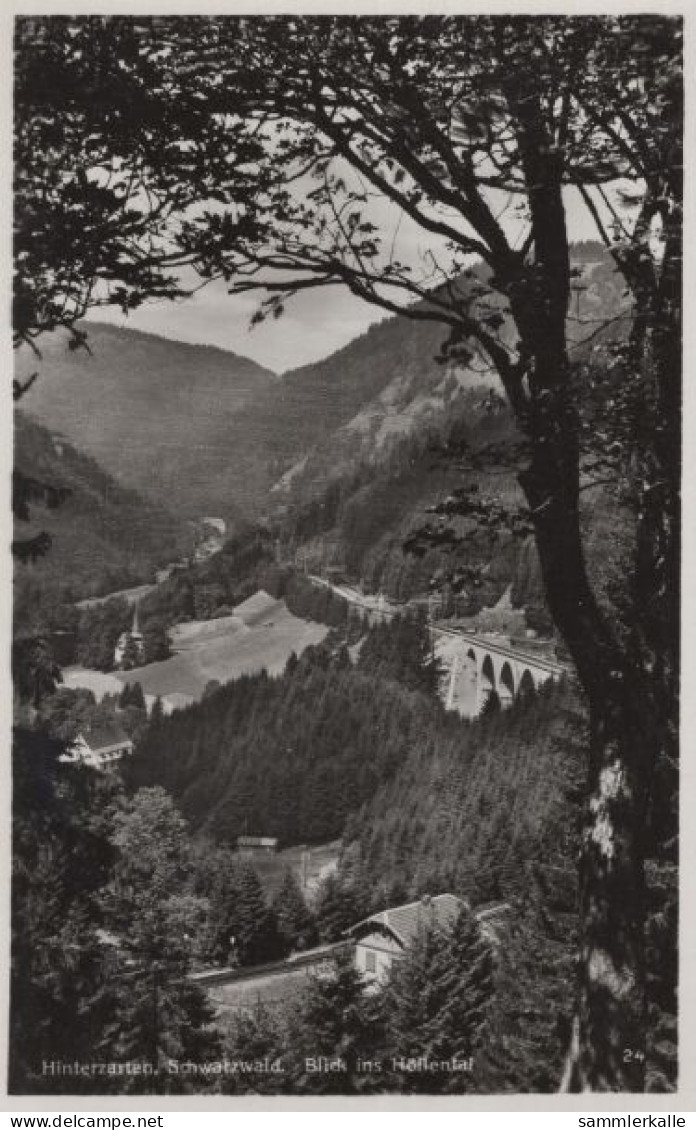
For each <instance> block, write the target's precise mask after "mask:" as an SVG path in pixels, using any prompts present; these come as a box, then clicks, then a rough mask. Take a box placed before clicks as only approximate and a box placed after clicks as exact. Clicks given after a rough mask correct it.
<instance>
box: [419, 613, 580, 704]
mask: <svg viewBox="0 0 696 1130" xmlns="http://www.w3.org/2000/svg"><path fill="white" fill-rule="evenodd" d="M432 631H433V636H434V639H435V653H436V655H437V656H438V658H439V659H440V661H441V663H442V664H443V666H444V668H445V670H446V672H447V674H446V689H444V688H443V689H444V696H443V697H444V700H445V705H446V707H447V709H448V710H458V711H459V713H460V714H462V715H464V716H465V717H470V718H471V717H475V716H476V715H477V714H480V712H481V711H482V710H483V707H484V706H485V704H486V701H487V700H488V698H489V696H490V695H491V694H493V693H495V694H496V695H497V696H498V699H499V701H500V705H501V707H502V708H503V709H505V708H506V707H508V706H511V705H512V702H513V700H514V699H515V698H517V697H518V696H519V695H524V694H527V693H528V692H529V691H532V690H538V688H539V687H541V686H543V684H544V683H546V682H548V680H549V679H559V678H561V676H562V675H564V674H566V673H567V668H566V667H565V666H564V665H563V664H562V663H559V662H558V661H557V660H555V659H552V658H550V657H548V656H545V655H540V654H532V653H531V651H530V652H529V653H527V652H525V651H521V650H520V649H518V648H516V647H512V646H511V645H510V644H509V643H508V642H507V641H506V640H504V639H501V640H497V639H495V638H492V637H490V636H483V635H481V636H478V635H475V634H474V633H470V632H461V631H456V630H454V629H448V628H433V629H432Z"/></svg>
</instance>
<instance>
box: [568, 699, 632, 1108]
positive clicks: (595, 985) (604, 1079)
mask: <svg viewBox="0 0 696 1130" xmlns="http://www.w3.org/2000/svg"><path fill="white" fill-rule="evenodd" d="M590 709H591V724H592V739H591V748H590V764H589V773H588V790H587V798H586V803H585V818H584V826H583V833H582V842H581V847H580V866H579V878H580V921H581V943H580V954H579V969H578V975H579V1005H578V1020H579V1040H578V1051H577V1060H576V1063H575V1064H574V1070H573V1072H572V1075H571V1078H570V1080H569V1081H570V1084H571V1086H570V1089H573V1090H583V1091H587V1090H591V1091H642V1090H644V1083H645V1051H646V1047H645V1040H646V1033H645V954H644V923H645V876H644V860H645V854H646V853H645V836H646V818H647V807H646V804H647V792H646V776H647V775H648V774H647V773H646V769H647V766H648V765H649V764H650V762H651V761H652V757H651V753H652V751H651V750H650V749H644V745H645V743H646V741H649V738H646V735H645V734H644V733H642V732H641V731H642V727H641V724H640V719H641V712H640V711H639V710H637V709H635V708H633V709H632V706H631V702H630V695H629V694H624V693H622V694H621V695H620V696H615V694H614V691H613V688H612V687H611V686H610V687H608V688H607V694H606V698H605V700H604V701H603V702H599V701H596V700H595V701H594V702H592V703H591V707H590Z"/></svg>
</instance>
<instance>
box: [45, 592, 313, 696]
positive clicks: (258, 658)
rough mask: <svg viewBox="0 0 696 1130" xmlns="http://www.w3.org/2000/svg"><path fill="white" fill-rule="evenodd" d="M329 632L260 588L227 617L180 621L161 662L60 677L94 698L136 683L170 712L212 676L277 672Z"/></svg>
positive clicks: (224, 678)
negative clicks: (169, 652) (292, 656)
mask: <svg viewBox="0 0 696 1130" xmlns="http://www.w3.org/2000/svg"><path fill="white" fill-rule="evenodd" d="M328 630H329V629H328V628H327V627H326V625H324V624H317V623H314V622H313V621H311V620H300V619H299V618H298V617H297V616H293V615H292V613H291V612H290V611H289V610H288V608H287V607H286V605H285V602H284V601H283V600H276V599H274V597H272V596H269V595H268V593H266V592H263V591H259V592H257V593H255V594H254V596H252V597H250V598H249V599H248V600H245V601H244V602H243V603H242V604H240V605H238V606H237V607H236V608H235V609H234V613H233V615H231V616H223V617H220V619H218V620H199V621H191V622H190V623H187V624H179V625H178V626H177V627H176V628H174V629H173V630H172V632H171V633H170V635H171V640H172V648H173V650H174V654H173V655H172V656H171V657H170V658H169V659H164V660H162V662H160V663H149V664H148V665H147V666H146V667H134V668H133V669H132V670H131V671H114V672H111V673H103V672H101V671H90V670H87V669H86V668H83V667H70V668H67V669H66V670H65V671H64V673H63V677H64V682H65V685H66V686H69V687H88V688H89V689H90V690H92V691H93V692H94V694H95V696H96V697H97V698H102V697H103V696H104V695H105V694H113V693H114V692H116V693H118V692H119V691H120V690H121V688H122V687H123V685H124V684H125V683H133V682H137V683H140V685H141V686H142V688H143V691H144V692H145V696H146V698H147V699H148V700H151V699H154V698H156V697H157V696H159V697H161V698H162V700H163V702H164V705H165V708H166V707H169V709H170V710H171V709H176V708H178V707H181V706H186V705H187V704H188V703H191V702H196V701H198V700H199V699H200V698H201V697H202V695H203V692H204V690H205V688H206V686H207V684H208V683H209V682H211V681H212V680H217V681H218V682H220V683H227V682H230V681H231V680H232V679H238V678H239V677H240V676H242V675H253V674H256V673H257V672H259V671H261V670H263V668H265V669H266V670H267V671H268V673H269V675H279V674H280V673H281V672H282V670H283V668H284V667H285V664H286V663H287V661H288V658H289V657H290V654H291V652H293V651H294V652H296V654H297V655H299V654H300V653H301V652H303V651H304V650H305V648H307V647H309V646H310V645H312V644H318V643H321V641H322V640H323V639H324V637H325V636H326V634H327V632H328Z"/></svg>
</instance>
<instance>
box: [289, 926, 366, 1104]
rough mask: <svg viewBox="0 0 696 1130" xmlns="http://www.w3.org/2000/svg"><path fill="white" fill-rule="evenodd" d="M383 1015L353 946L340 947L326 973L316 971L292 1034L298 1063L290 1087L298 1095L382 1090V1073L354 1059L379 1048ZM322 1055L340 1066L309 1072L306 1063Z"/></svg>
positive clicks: (363, 1060)
mask: <svg viewBox="0 0 696 1130" xmlns="http://www.w3.org/2000/svg"><path fill="white" fill-rule="evenodd" d="M384 1033H385V1017H384V1010H383V1000H382V997H381V995H380V994H379V993H372V992H369V991H366V986H365V983H364V981H363V979H362V977H361V975H360V973H359V972H358V970H357V968H356V965H355V960H354V956H353V950H352V947H347V948H346V949H345V950H343V951H340V952H339V954H338V956H336V957H335V958H334V960H333V962H332V968H331V971H330V972H329V973H323V974H321V975H319V976H315V977H314V979H313V980H312V983H311V985H310V988H309V992H308V994H307V998H306V1001H305V1004H304V1006H303V1008H302V1009H301V1011H300V1013H299V1016H298V1020H297V1029H296V1031H294V1032H293V1033H291V1035H292V1040H293V1045H294V1047H295V1049H296V1051H295V1062H296V1063H297V1074H296V1076H295V1079H294V1089H296V1090H297V1091H299V1092H301V1093H302V1094H342V1095H351V1094H360V1093H365V1092H369V1091H374V1090H383V1089H384V1087H385V1081H384V1077H383V1075H382V1073H381V1072H379V1073H374V1074H373V1073H372V1072H370V1071H365V1070H361V1069H360V1068H359V1063H361V1062H362V1063H365V1062H366V1061H370V1062H374V1061H376V1060H380V1061H381V1059H382V1057H383V1053H384ZM319 1056H327V1057H328V1058H330V1059H336V1058H338V1059H340V1061H341V1065H342V1066H341V1070H337V1071H329V1072H326V1071H308V1070H307V1062H308V1061H310V1060H312V1059H315V1060H316V1059H317V1057H319Z"/></svg>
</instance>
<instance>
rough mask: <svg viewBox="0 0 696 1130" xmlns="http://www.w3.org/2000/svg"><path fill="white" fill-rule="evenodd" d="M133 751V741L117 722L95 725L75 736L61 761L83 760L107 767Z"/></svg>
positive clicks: (83, 761) (90, 763)
mask: <svg viewBox="0 0 696 1130" xmlns="http://www.w3.org/2000/svg"><path fill="white" fill-rule="evenodd" d="M132 752H133V743H132V741H131V740H130V738H129V737H128V735H127V734H125V733H124V731H123V730H122V729H121V727H120V726H119V725H118V723H117V722H109V723H103V724H102V725H97V726H93V727H92V728H91V729H89V730H85V731H84V733H80V734H78V735H77V737H76V738H75V741H74V742H73V743H72V745H71V747H70V749H69V750H68V751H66V753H64V754H63V755H62V756H61V761H70V762H73V763H75V762H82V763H83V764H84V765H91V766H93V767H94V768H95V769H105V768H108V767H109V766H110V765H113V764H114V763H115V762H117V761H120V760H121V758H122V757H126V756H127V755H128V754H131V753H132Z"/></svg>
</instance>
